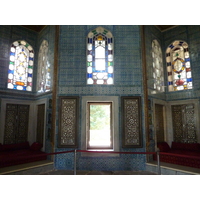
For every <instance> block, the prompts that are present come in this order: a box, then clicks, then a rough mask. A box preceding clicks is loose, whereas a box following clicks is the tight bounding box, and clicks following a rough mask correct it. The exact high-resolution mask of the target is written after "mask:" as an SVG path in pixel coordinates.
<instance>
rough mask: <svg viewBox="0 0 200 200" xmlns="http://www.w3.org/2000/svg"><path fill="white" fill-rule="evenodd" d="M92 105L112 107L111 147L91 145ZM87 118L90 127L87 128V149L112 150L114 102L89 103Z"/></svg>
mask: <svg viewBox="0 0 200 200" xmlns="http://www.w3.org/2000/svg"><path fill="white" fill-rule="evenodd" d="M90 105H110V145H109V146H104V145H102V146H92V145H90V144H89V142H90ZM86 118H87V121H88V122H89V123H88V126H86V129H87V130H86V138H87V149H88V150H95V149H97V150H99V149H104V150H105V149H106V150H110V149H113V128H112V127H113V115H112V102H87V113H86Z"/></svg>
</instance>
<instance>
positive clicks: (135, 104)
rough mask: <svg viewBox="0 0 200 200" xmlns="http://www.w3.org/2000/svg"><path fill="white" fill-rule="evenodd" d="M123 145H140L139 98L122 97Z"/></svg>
mask: <svg viewBox="0 0 200 200" xmlns="http://www.w3.org/2000/svg"><path fill="white" fill-rule="evenodd" d="M122 103H123V105H122V108H123V114H122V117H123V118H122V119H123V135H124V136H123V147H141V122H140V116H141V115H140V98H138V97H122Z"/></svg>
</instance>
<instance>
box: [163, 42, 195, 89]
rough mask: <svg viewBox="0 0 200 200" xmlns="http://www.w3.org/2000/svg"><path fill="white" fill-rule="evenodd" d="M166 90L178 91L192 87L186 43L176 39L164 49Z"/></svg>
mask: <svg viewBox="0 0 200 200" xmlns="http://www.w3.org/2000/svg"><path fill="white" fill-rule="evenodd" d="M166 63H167V74H168V90H169V91H170V92H171V91H178V90H187V89H192V88H193V84H192V73H191V65H190V55H189V50H188V44H187V43H186V42H185V41H181V40H176V41H174V42H173V43H171V44H170V45H169V46H168V48H167V50H166Z"/></svg>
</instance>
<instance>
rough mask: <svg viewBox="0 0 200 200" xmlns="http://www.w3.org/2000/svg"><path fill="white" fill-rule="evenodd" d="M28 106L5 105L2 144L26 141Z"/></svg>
mask: <svg viewBox="0 0 200 200" xmlns="http://www.w3.org/2000/svg"><path fill="white" fill-rule="evenodd" d="M28 122H29V105H20V104H6V116H5V128H4V144H17V143H22V142H26V141H28Z"/></svg>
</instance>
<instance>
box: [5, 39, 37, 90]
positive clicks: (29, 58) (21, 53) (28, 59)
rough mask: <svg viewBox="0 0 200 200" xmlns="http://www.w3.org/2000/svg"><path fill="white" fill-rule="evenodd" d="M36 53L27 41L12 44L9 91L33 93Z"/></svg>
mask: <svg viewBox="0 0 200 200" xmlns="http://www.w3.org/2000/svg"><path fill="white" fill-rule="evenodd" d="M33 61H34V51H33V48H32V46H31V45H29V44H28V43H27V42H26V41H24V40H20V41H15V42H13V43H12V46H11V48H10V63H9V69H8V85H7V87H8V88H9V89H14V90H25V91H32V82H33Z"/></svg>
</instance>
